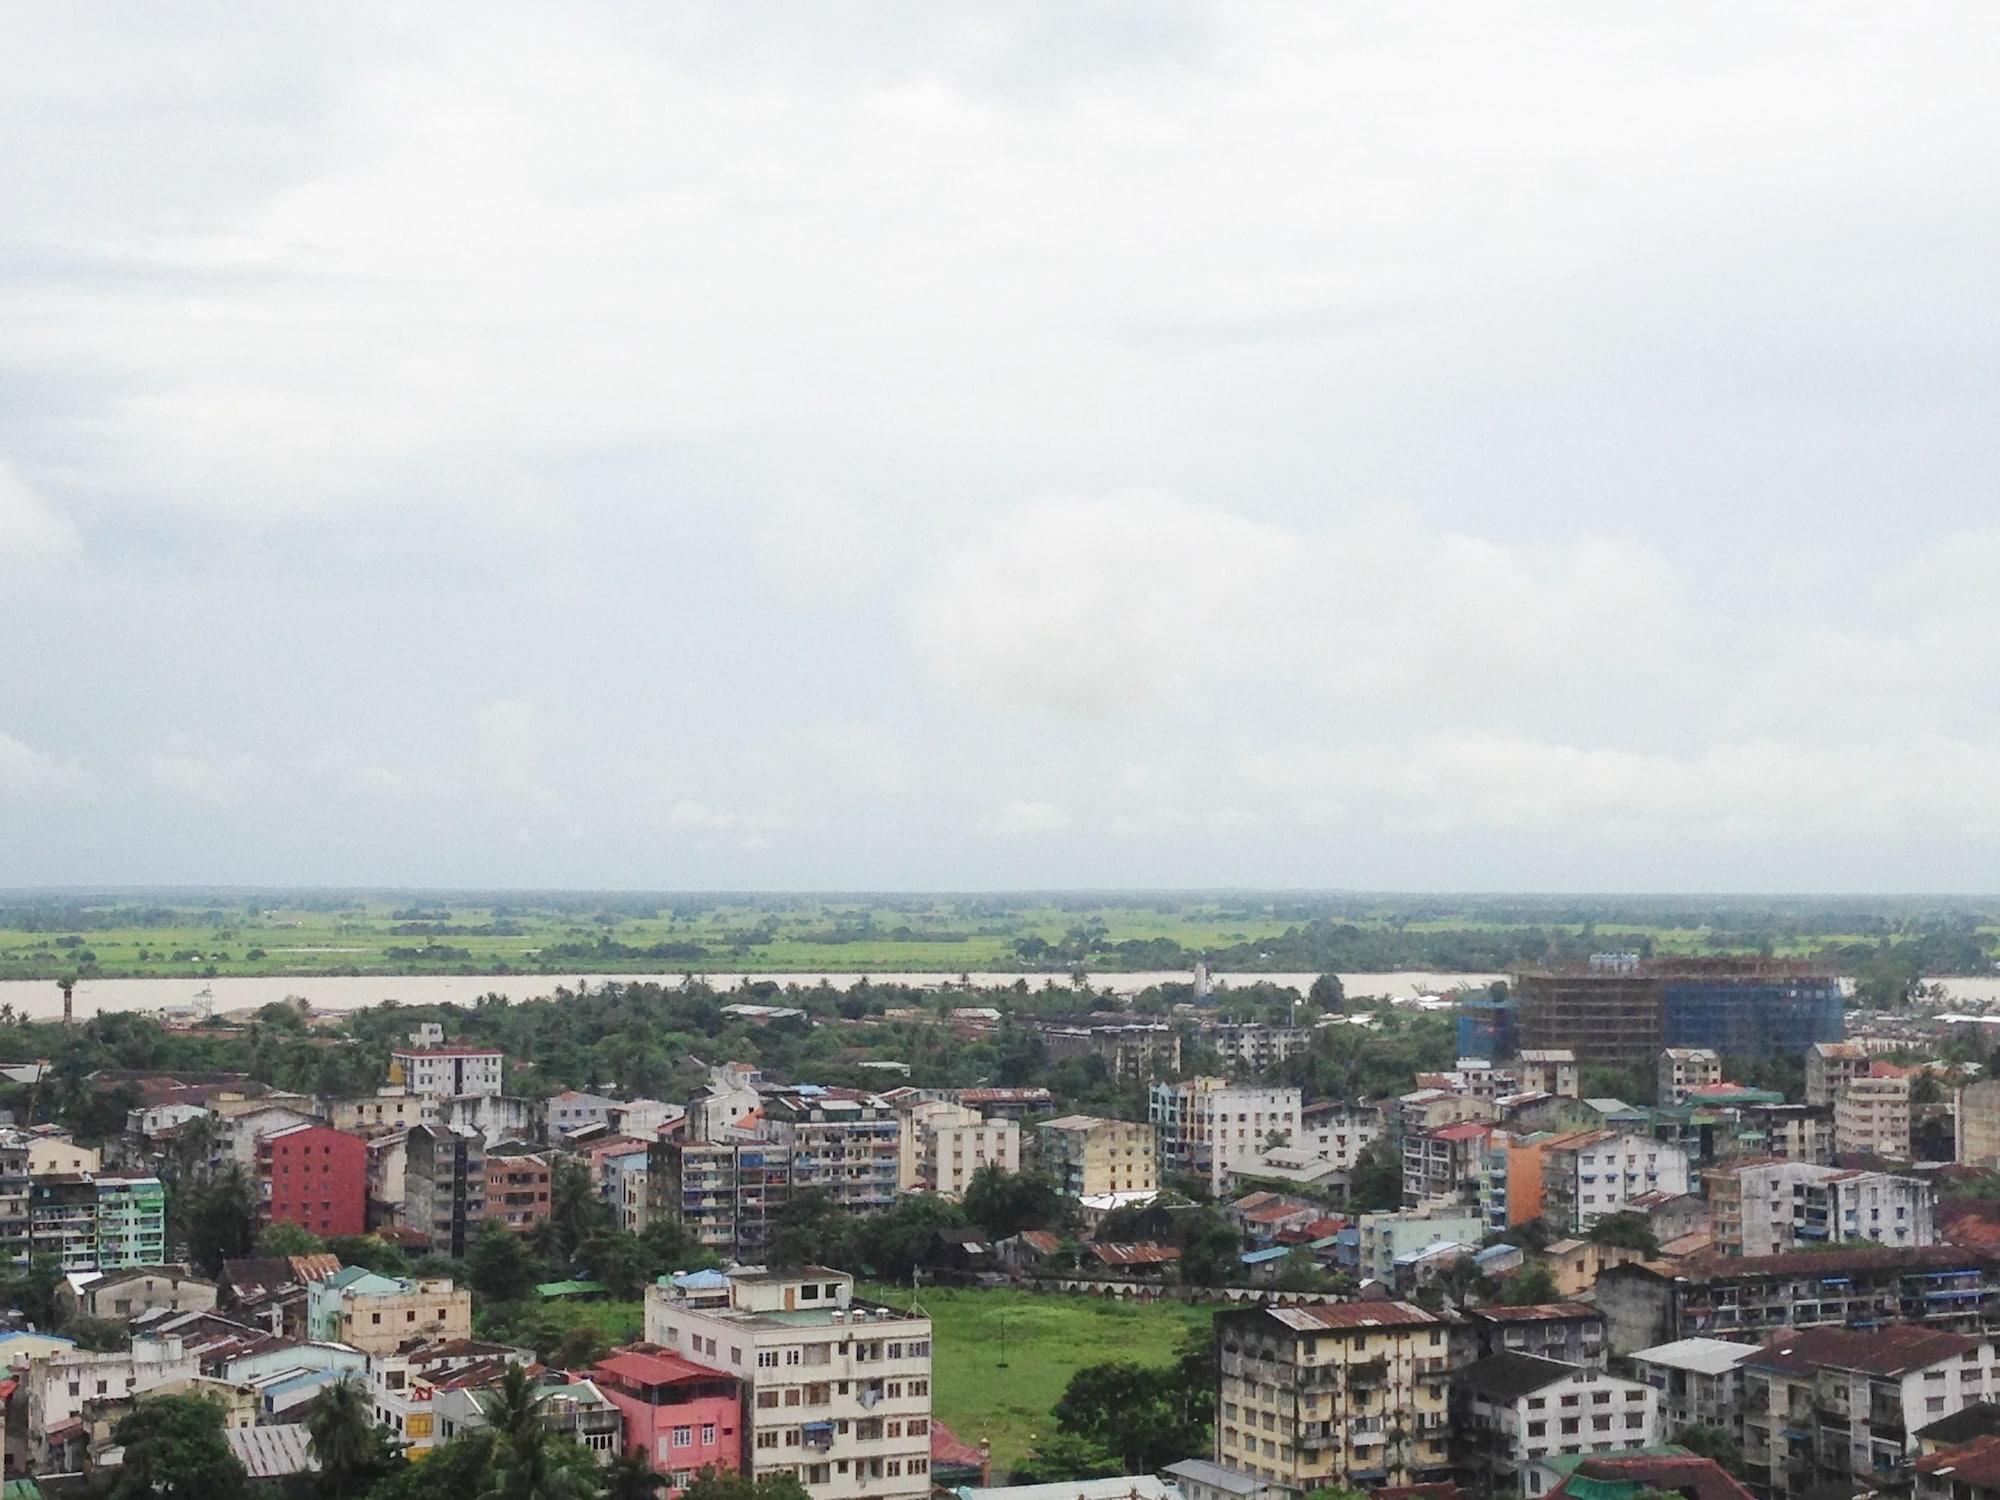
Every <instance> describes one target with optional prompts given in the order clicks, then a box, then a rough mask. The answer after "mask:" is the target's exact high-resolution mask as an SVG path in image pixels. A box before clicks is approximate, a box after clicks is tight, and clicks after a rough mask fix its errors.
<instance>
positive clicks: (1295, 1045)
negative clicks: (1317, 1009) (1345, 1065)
mask: <svg viewBox="0 0 2000 1500" xmlns="http://www.w3.org/2000/svg"><path fill="white" fill-rule="evenodd" d="M1202 1036H1203V1040H1205V1041H1206V1042H1207V1043H1208V1044H1209V1045H1210V1046H1211V1047H1213V1048H1214V1049H1215V1051H1216V1055H1217V1056H1218V1057H1220V1058H1221V1059H1222V1060H1223V1061H1224V1062H1226V1063H1232V1064H1234V1065H1235V1066H1237V1067H1239V1068H1241V1069H1243V1070H1244V1071H1245V1072H1249V1073H1262V1072H1263V1071H1265V1070H1266V1069H1267V1068H1274V1067H1276V1066H1277V1065H1278V1064H1279V1063H1281V1062H1283V1061H1284V1060H1285V1059H1286V1058H1288V1057H1291V1056H1292V1055H1293V1054H1294V1053H1300V1052H1304V1051H1305V1050H1306V1049H1307V1048H1308V1047H1310V1046H1311V1045H1312V1037H1313V1034H1312V1028H1311V1027H1309V1026H1278V1025H1273V1024H1271V1023H1269V1022H1264V1021H1217V1022H1215V1023H1214V1024H1213V1025H1211V1026H1206V1027H1203V1028H1202Z"/></svg>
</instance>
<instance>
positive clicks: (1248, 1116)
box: [1146, 1078, 1302, 1192]
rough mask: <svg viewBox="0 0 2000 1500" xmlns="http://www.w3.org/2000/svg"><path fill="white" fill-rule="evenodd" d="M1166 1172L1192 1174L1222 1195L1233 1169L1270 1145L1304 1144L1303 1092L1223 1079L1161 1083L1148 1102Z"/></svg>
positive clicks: (1149, 1116)
mask: <svg viewBox="0 0 2000 1500" xmlns="http://www.w3.org/2000/svg"><path fill="white" fill-rule="evenodd" d="M1146 1113H1147V1118H1148V1119H1149V1120H1150V1122H1151V1123H1152V1126H1153V1133H1154V1137H1155V1139H1156V1141H1157V1143H1158V1147H1159V1155H1160V1173H1161V1175H1162V1176H1163V1177H1164V1176H1165V1175H1166V1174H1167V1173H1169V1172H1186V1173H1189V1174H1191V1175H1193V1176H1196V1177H1200V1178H1202V1179H1203V1180H1205V1181H1206V1182H1207V1183H1208V1185H1209V1190H1210V1191H1211V1192H1220V1191H1221V1190H1222V1186H1223V1181H1224V1179H1225V1177H1226V1176H1227V1174H1228V1172H1229V1169H1230V1168H1231V1167H1237V1166H1248V1165H1249V1164H1250V1163H1252V1162H1254V1161H1255V1160H1256V1159H1257V1158H1258V1157H1259V1156H1261V1155H1262V1154H1263V1153H1264V1151H1265V1150H1266V1148H1267V1147H1269V1146H1279V1145H1282V1146H1292V1145H1297V1144H1299V1138H1300V1134H1301V1131H1302V1124H1301V1118H1300V1116H1301V1101H1300V1095H1299V1091H1298V1090H1297V1089H1278V1088H1257V1087H1250V1086H1242V1085H1236V1084H1231V1083H1229V1082H1228V1081H1227V1080H1226V1079H1221V1078H1190V1079H1188V1080H1187V1081H1186V1082H1184V1083H1156V1084H1154V1085H1153V1088H1152V1092H1151V1094H1150V1096H1149V1098H1148V1101H1147V1110H1146Z"/></svg>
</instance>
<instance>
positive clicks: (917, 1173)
mask: <svg viewBox="0 0 2000 1500" xmlns="http://www.w3.org/2000/svg"><path fill="white" fill-rule="evenodd" d="M901 1163H902V1175H901V1181H900V1184H899V1185H900V1186H901V1187H902V1188H903V1189H904V1190H905V1191H913V1190H915V1191H923V1192H931V1193H937V1194H939V1195H940V1196H942V1197H946V1198H951V1199H954V1200H956V1199H959V1198H963V1197H964V1196H965V1189H966V1187H967V1185H968V1184H970V1183H971V1181H972V1174H973V1173H974V1172H977V1171H978V1170H979V1169H980V1168H981V1167H985V1166H993V1167H998V1168H999V1169H1000V1170H1001V1171H1002V1172H1008V1173H1013V1172H1018V1171H1020V1170H1021V1124H1020V1121H1018V1120H1008V1119H988V1118H987V1117H986V1116H985V1115H982V1114H981V1113H980V1112H979V1111H978V1110H976V1109H971V1108H968V1107H967V1106H965V1105H963V1104H956V1103H953V1102H951V1101H949V1100H942V1099H925V1100H920V1101H918V1102H917V1103H916V1104H915V1105H914V1106H912V1107H911V1108H909V1109H908V1110H906V1111H904V1112H903V1117H902V1152H901Z"/></svg>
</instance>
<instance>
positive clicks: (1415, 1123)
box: [1381, 1088, 1500, 1142]
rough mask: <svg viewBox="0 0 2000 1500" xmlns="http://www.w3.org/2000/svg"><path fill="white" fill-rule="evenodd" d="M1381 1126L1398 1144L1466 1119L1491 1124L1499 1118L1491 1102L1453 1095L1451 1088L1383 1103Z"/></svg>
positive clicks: (1419, 1092)
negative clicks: (1419, 1132)
mask: <svg viewBox="0 0 2000 1500" xmlns="http://www.w3.org/2000/svg"><path fill="white" fill-rule="evenodd" d="M1381 1111H1382V1123H1383V1125H1384V1127H1385V1128H1386V1129H1387V1130H1388V1132H1389V1134H1390V1135H1391V1136H1392V1137H1393V1138H1394V1139H1395V1140H1397V1141H1399V1142H1400V1141H1401V1140H1402V1138H1403V1137H1404V1136H1406V1135H1410V1134H1412V1133H1414V1132H1417V1131H1423V1130H1437V1129H1439V1128H1440V1127H1442V1126H1445V1125H1459V1124H1463V1123H1464V1122H1465V1121H1467V1120H1484V1121H1492V1120H1497V1119H1498V1118H1499V1117H1500V1111H1499V1110H1498V1109H1496V1108H1495V1107H1494V1104H1493V1101H1492V1100H1491V1099H1480V1098H1476V1097H1474V1096H1473V1095H1471V1094H1460V1093H1454V1092H1453V1091H1452V1090H1450V1089H1437V1088H1430V1089H1414V1090H1412V1091H1411V1092H1409V1093H1407V1094H1403V1095H1401V1096H1399V1097H1397V1098H1395V1099H1387V1100H1384V1101H1383V1102H1382V1105H1381Z"/></svg>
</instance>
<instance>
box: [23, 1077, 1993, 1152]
mask: <svg viewBox="0 0 2000 1500" xmlns="http://www.w3.org/2000/svg"><path fill="white" fill-rule="evenodd" d="M1956 1155H1957V1159H1958V1161H1959V1162H1960V1164H1962V1165H1964V1166H1968V1167H1996V1166H2000V1078H1982V1079H1980V1080H1979V1082H1977V1083H1971V1084H1967V1085H1966V1086H1965V1087H1964V1088H1962V1089H1960V1090H1959V1091H1958V1151H1957V1153H1956ZM4 1170H5V1167H4V1159H3V1158H0V1172H4Z"/></svg>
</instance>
